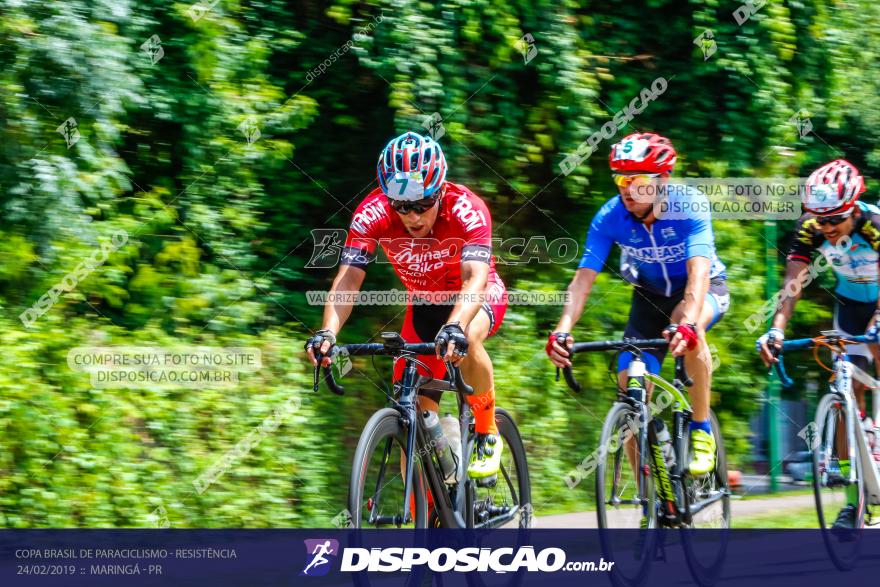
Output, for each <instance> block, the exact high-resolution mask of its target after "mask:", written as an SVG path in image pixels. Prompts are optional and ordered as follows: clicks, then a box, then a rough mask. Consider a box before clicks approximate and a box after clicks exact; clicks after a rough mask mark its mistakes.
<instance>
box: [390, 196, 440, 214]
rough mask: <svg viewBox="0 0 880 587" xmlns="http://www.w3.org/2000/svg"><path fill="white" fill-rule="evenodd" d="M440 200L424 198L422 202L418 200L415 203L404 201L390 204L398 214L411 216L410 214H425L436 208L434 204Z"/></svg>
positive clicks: (394, 201) (393, 201)
mask: <svg viewBox="0 0 880 587" xmlns="http://www.w3.org/2000/svg"><path fill="white" fill-rule="evenodd" d="M438 199H439V198H437V197H433V198H424V199H422V200H416V201H415V202H407V201H402V200H388V203H389V204H391V208H393V209H394V211H395V212H397V213H398V214H409V213H410V212H415V213H416V214H424V213H425V212H427V211H428V210H430V209H431V208H433V207H434V204H436V203H437V200H438Z"/></svg>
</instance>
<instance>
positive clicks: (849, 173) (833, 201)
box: [801, 159, 865, 216]
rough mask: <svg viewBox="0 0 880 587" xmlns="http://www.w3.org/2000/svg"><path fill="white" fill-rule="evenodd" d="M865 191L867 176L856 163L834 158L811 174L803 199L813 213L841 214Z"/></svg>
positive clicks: (819, 214)
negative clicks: (860, 171)
mask: <svg viewBox="0 0 880 587" xmlns="http://www.w3.org/2000/svg"><path fill="white" fill-rule="evenodd" d="M864 191H865V180H864V178H863V177H862V174H861V173H859V170H858V169H856V167H855V165H853V164H852V163H850V162H849V161H846V160H844V159H835V160H834V161H832V162H831V163H826V164H825V165H823V166H822V167H820V168H819V169H817V170H816V171H814V172H813V173H811V174H810V177H808V178H807V183H806V189H805V190H804V195H803V198H802V200H801V201H802V202H803V204H804V209H805V210H806V211H807V212H809V213H810V214H816V215H818V216H825V215H830V214H841V213H843V212H846V211H848V210H850V209H851V208H852V207H853V206H855V204H856V201H858V199H859V196H860V195H861V194H862V192H864Z"/></svg>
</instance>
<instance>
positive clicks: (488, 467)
mask: <svg viewBox="0 0 880 587" xmlns="http://www.w3.org/2000/svg"><path fill="white" fill-rule="evenodd" d="M503 451H504V443H503V442H502V441H501V436H500V435H498V434H479V435H477V442H476V446H475V447H474V453H473V454H472V455H471V463H470V465H469V466H468V476H469V477H470V478H471V479H475V480H477V481H482V482H485V483H491V482H492V481H493V478H497V475H498V471H499V469H501V453H502V452H503Z"/></svg>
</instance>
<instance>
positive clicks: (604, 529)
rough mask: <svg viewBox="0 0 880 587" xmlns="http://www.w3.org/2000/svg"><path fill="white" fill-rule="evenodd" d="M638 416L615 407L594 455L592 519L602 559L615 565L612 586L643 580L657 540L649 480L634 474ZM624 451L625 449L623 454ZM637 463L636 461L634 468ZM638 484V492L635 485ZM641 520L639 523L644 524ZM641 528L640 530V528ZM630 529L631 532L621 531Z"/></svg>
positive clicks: (654, 499)
mask: <svg viewBox="0 0 880 587" xmlns="http://www.w3.org/2000/svg"><path fill="white" fill-rule="evenodd" d="M644 433H645V429H644V428H641V429H640V428H639V415H638V413H637V412H635V411H633V409H632V408H631V407H629V406H628V405H626V404H624V403H620V402H616V403H615V404H614V405H613V406H611V409H610V410H609V411H608V415H607V416H606V417H605V424H604V425H603V426H602V436H601V438H600V439H599V448H598V450H597V451H596V453H595V454H596V515H597V517H598V523H599V530H600V531H599V538H600V541H601V543H602V551H603V553H604V555H605V558H607V559H609V560H613V561H615V565H614V567H613V570H612V571H611V580H612V582H613V583H614V584H615V585H626V586H636V585H640V584H642V583H643V582H644V581H645V579H646V578H647V576H648V571H649V570H650V566H651V561H652V560H653V558H654V545H655V540H656V538H657V535H656V531H655V530H654V529H655V528H656V527H657V497H656V493H655V488H654V483H653V480H652V478H651V476H650V475H642V474H639V473H638V472H637V468H638V466H637V465H633V464H631V463H630V460H629V458H628V456H627V455H628V454H630V455H633V456H634V458H636V459H638V456H637V453H638V442H639V438H640V437H641V436H642V435H643V434H644ZM627 446H629V448H627ZM637 462H638V461H637V460H636V463H637ZM640 479H641V488H640V487H639V485H640ZM643 519H644V522H643ZM643 525H644V526H645V527H646V528H644V529H642V528H641V527H642V526H643ZM624 529H630V530H633V531H631V532H624V531H622V530H624Z"/></svg>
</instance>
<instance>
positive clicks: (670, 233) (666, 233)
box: [660, 226, 675, 239]
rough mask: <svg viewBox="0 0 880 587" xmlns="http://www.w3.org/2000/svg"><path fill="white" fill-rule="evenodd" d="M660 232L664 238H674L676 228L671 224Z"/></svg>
mask: <svg viewBox="0 0 880 587" xmlns="http://www.w3.org/2000/svg"><path fill="white" fill-rule="evenodd" d="M660 234H661V235H663V238H665V239H672V238H675V229H674V228H672V227H671V226H667V227H665V228H663V229H661V230H660Z"/></svg>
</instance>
